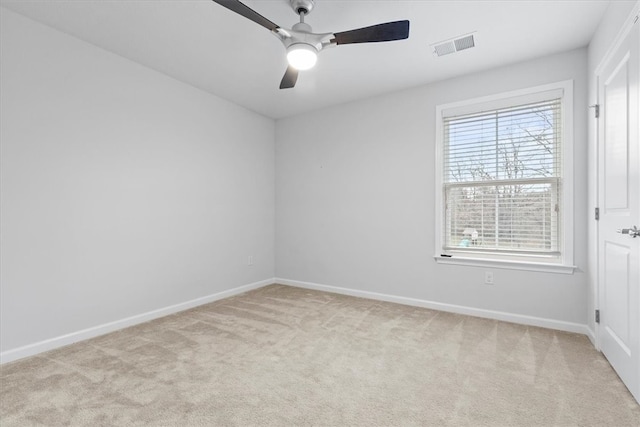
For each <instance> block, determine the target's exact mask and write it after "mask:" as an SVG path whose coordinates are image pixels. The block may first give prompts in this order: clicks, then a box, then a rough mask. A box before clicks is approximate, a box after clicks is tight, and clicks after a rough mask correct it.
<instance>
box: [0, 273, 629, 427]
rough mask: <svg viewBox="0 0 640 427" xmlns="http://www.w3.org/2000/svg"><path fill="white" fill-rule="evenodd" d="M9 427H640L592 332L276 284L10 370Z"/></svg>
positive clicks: (6, 390) (3, 415)
mask: <svg viewBox="0 0 640 427" xmlns="http://www.w3.org/2000/svg"><path fill="white" fill-rule="evenodd" d="M0 381H1V383H0V384H1V395H0V396H1V399H0V405H1V406H0V425H2V427H8V426H30V425H46V426H56V425H65V426H66V425H72V426H76V425H86V426H89V425H91V426H134V425H156V426H233V425H237V426H249V425H275V426H292V425H317V426H348V425H357V426H412V425H420V426H445V425H448V426H552V425H560V426H620V427H621V426H639V425H640V406H639V405H638V404H637V403H636V402H635V401H634V400H633V398H632V397H631V395H630V394H629V392H628V391H627V390H626V388H625V387H624V385H623V384H622V383H621V382H620V380H619V379H618V378H617V376H616V374H615V373H614V372H613V370H612V369H611V367H610V366H609V365H608V364H607V362H606V360H605V359H604V358H603V357H602V355H600V354H599V353H598V352H596V351H595V350H594V349H593V347H592V346H591V344H590V343H589V341H588V339H587V338H586V337H584V336H581V335H575V334H570V333H563V332H557V331H552V330H546V329H540V328H534V327H527V326H520V325H514V324H510V323H504V322H497V321H492V320H485V319H479V318H474V317H466V316H460V315H454V314H448V313H443V312H437V311H432V310H426V309H421V308H414V307H407V306H402V305H397V304H391V303H383V302H379V301H372V300H366V299H360V298H353V297H347V296H341V295H336V294H329V293H324V292H316V291H308V290H304V289H297V288H292V287H288V286H281V285H273V286H267V287H265V288H262V289H259V290H256V291H252V292H249V293H246V294H243V295H239V296H236V297H233V298H229V299H226V300H222V301H218V302H215V303H212V304H208V305H205V306H201V307H198V308H196V309H193V310H190V311H186V312H182V313H179V314H176V315H173V316H168V317H165V318H162V319H158V320H156V321H153V322H149V323H145V324H142V325H139V326H136V327H132V328H129V329H125V330H122V331H120V332H116V333H113V334H109V335H105V336H102V337H99V338H96V339H92V340H89V341H85V342H82V343H78V344H75V345H72V346H69V347H65V348H62V349H59V350H55V351H51V352H48V353H45V354H42V355H39V356H35V357H32V358H29V359H25V360H22V361H17V362H14V363H9V364H5V365H3V366H2V367H1V368H0Z"/></svg>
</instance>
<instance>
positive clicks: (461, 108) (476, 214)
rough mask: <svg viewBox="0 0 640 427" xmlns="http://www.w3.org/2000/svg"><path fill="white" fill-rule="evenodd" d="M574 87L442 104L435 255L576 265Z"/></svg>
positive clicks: (555, 267) (549, 266)
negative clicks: (573, 152)
mask: <svg viewBox="0 0 640 427" xmlns="http://www.w3.org/2000/svg"><path fill="white" fill-rule="evenodd" d="M571 89H572V83H571V82H564V83H559V84H555V85H548V86H544V87H538V88H533V89H529V90H525V91H519V92H515V93H509V94H503V95H498V96H493V97H487V98H483V99H479V100H473V101H469V102H463V103H456V104H449V105H444V106H439V107H438V108H437V114H438V116H437V124H438V126H437V132H438V133H437V135H436V139H437V144H438V153H439V155H438V156H437V159H438V160H437V162H438V163H437V165H436V166H437V167H436V169H437V171H438V177H437V180H436V181H437V188H436V193H437V197H438V202H439V212H438V215H437V217H438V221H437V228H438V229H437V230H436V231H437V234H438V235H439V239H438V242H437V248H436V260H437V261H438V262H446V263H465V264H475V265H487V264H496V263H498V264H501V265H502V266H506V267H513V268H530V269H542V270H551V271H561V272H572V271H573V267H572V266H571V264H572V262H573V259H572V252H573V250H572V247H571V243H572V237H571V236H572V233H571V229H570V227H567V226H566V225H567V224H570V223H569V222H567V221H568V220H570V219H571V218H572V217H573V212H572V206H571V197H572V196H571V194H570V193H569V192H568V190H569V189H571V187H572V182H571V174H572V168H571V148H572V141H571V132H570V130H571V127H572V120H571V114H572V108H571V107H572V106H571V104H572V90H571Z"/></svg>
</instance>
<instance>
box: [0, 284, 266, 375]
mask: <svg viewBox="0 0 640 427" xmlns="http://www.w3.org/2000/svg"><path fill="white" fill-rule="evenodd" d="M274 281H275V279H267V280H261V281H259V282H254V283H250V284H248V285H244V286H238V287H236V288H233V289H228V290H226V291H222V292H218V293H215V294H211V295H207V296H204V297H200V298H196V299H193V300H191V301H186V302H182V303H179V304H175V305H171V306H168V307H164V308H160V309H157V310H153V311H149V312H146V313H142V314H137V315H135V316H131V317H127V318H125V319H121V320H116V321H114V322H109V323H105V324H102V325H98V326H94V327H92V328H87V329H83V330H80V331H76V332H72V333H70V334H66V335H61V336H59V337H55V338H50V339H47V340H44V341H40V342H36V343H33V344H29V345H25V346H23V347H18V348H15V349H12V350H7V351H4V352H2V353H0V364H3V363H8V362H12V361H14V360H18V359H22V358H24V357H28V356H33V355H36V354H39V353H42V352H45V351H48V350H53V349H55V348H59V347H63V346H65V345H69V344H73V343H75V342H78V341H83V340H86V339H89V338H94V337H97V336H99V335H104V334H108V333H109V332H114V331H117V330H119V329H123V328H127V327H129V326H133V325H137V324H140V323H144V322H148V321H149V320H153V319H157V318H159V317H163V316H168V315H170V314H174V313H177V312H179V311H184V310H188V309H190V308H193V307H197V306H200V305H203V304H208V303H210V302H214V301H218V300H221V299H223V298H228V297H231V296H234V295H238V294H241V293H243V292H247V291H250V290H253V289H258V288H261V287H263V286H266V285H270V284H272V283H274Z"/></svg>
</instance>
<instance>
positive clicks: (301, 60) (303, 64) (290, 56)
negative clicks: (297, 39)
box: [287, 43, 318, 70]
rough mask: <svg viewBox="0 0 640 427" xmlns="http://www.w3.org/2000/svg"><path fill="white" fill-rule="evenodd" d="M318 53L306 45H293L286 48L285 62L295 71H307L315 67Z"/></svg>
mask: <svg viewBox="0 0 640 427" xmlns="http://www.w3.org/2000/svg"><path fill="white" fill-rule="evenodd" d="M317 60H318V51H317V50H316V49H315V48H314V47H313V46H311V45H309V44H306V43H295V44H292V45H291V46H289V47H288V48H287V61H289V65H291V66H292V67H293V68H295V69H297V70H308V69H309V68H313V66H314V65H316V61H317Z"/></svg>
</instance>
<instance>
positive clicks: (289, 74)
mask: <svg viewBox="0 0 640 427" xmlns="http://www.w3.org/2000/svg"><path fill="white" fill-rule="evenodd" d="M296 81H298V70H296V69H295V68H293V67H292V66H291V65H289V66H288V67H287V71H285V73H284V77H282V81H281V82H280V89H290V88H292V87H294V86H295V85H296Z"/></svg>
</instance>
